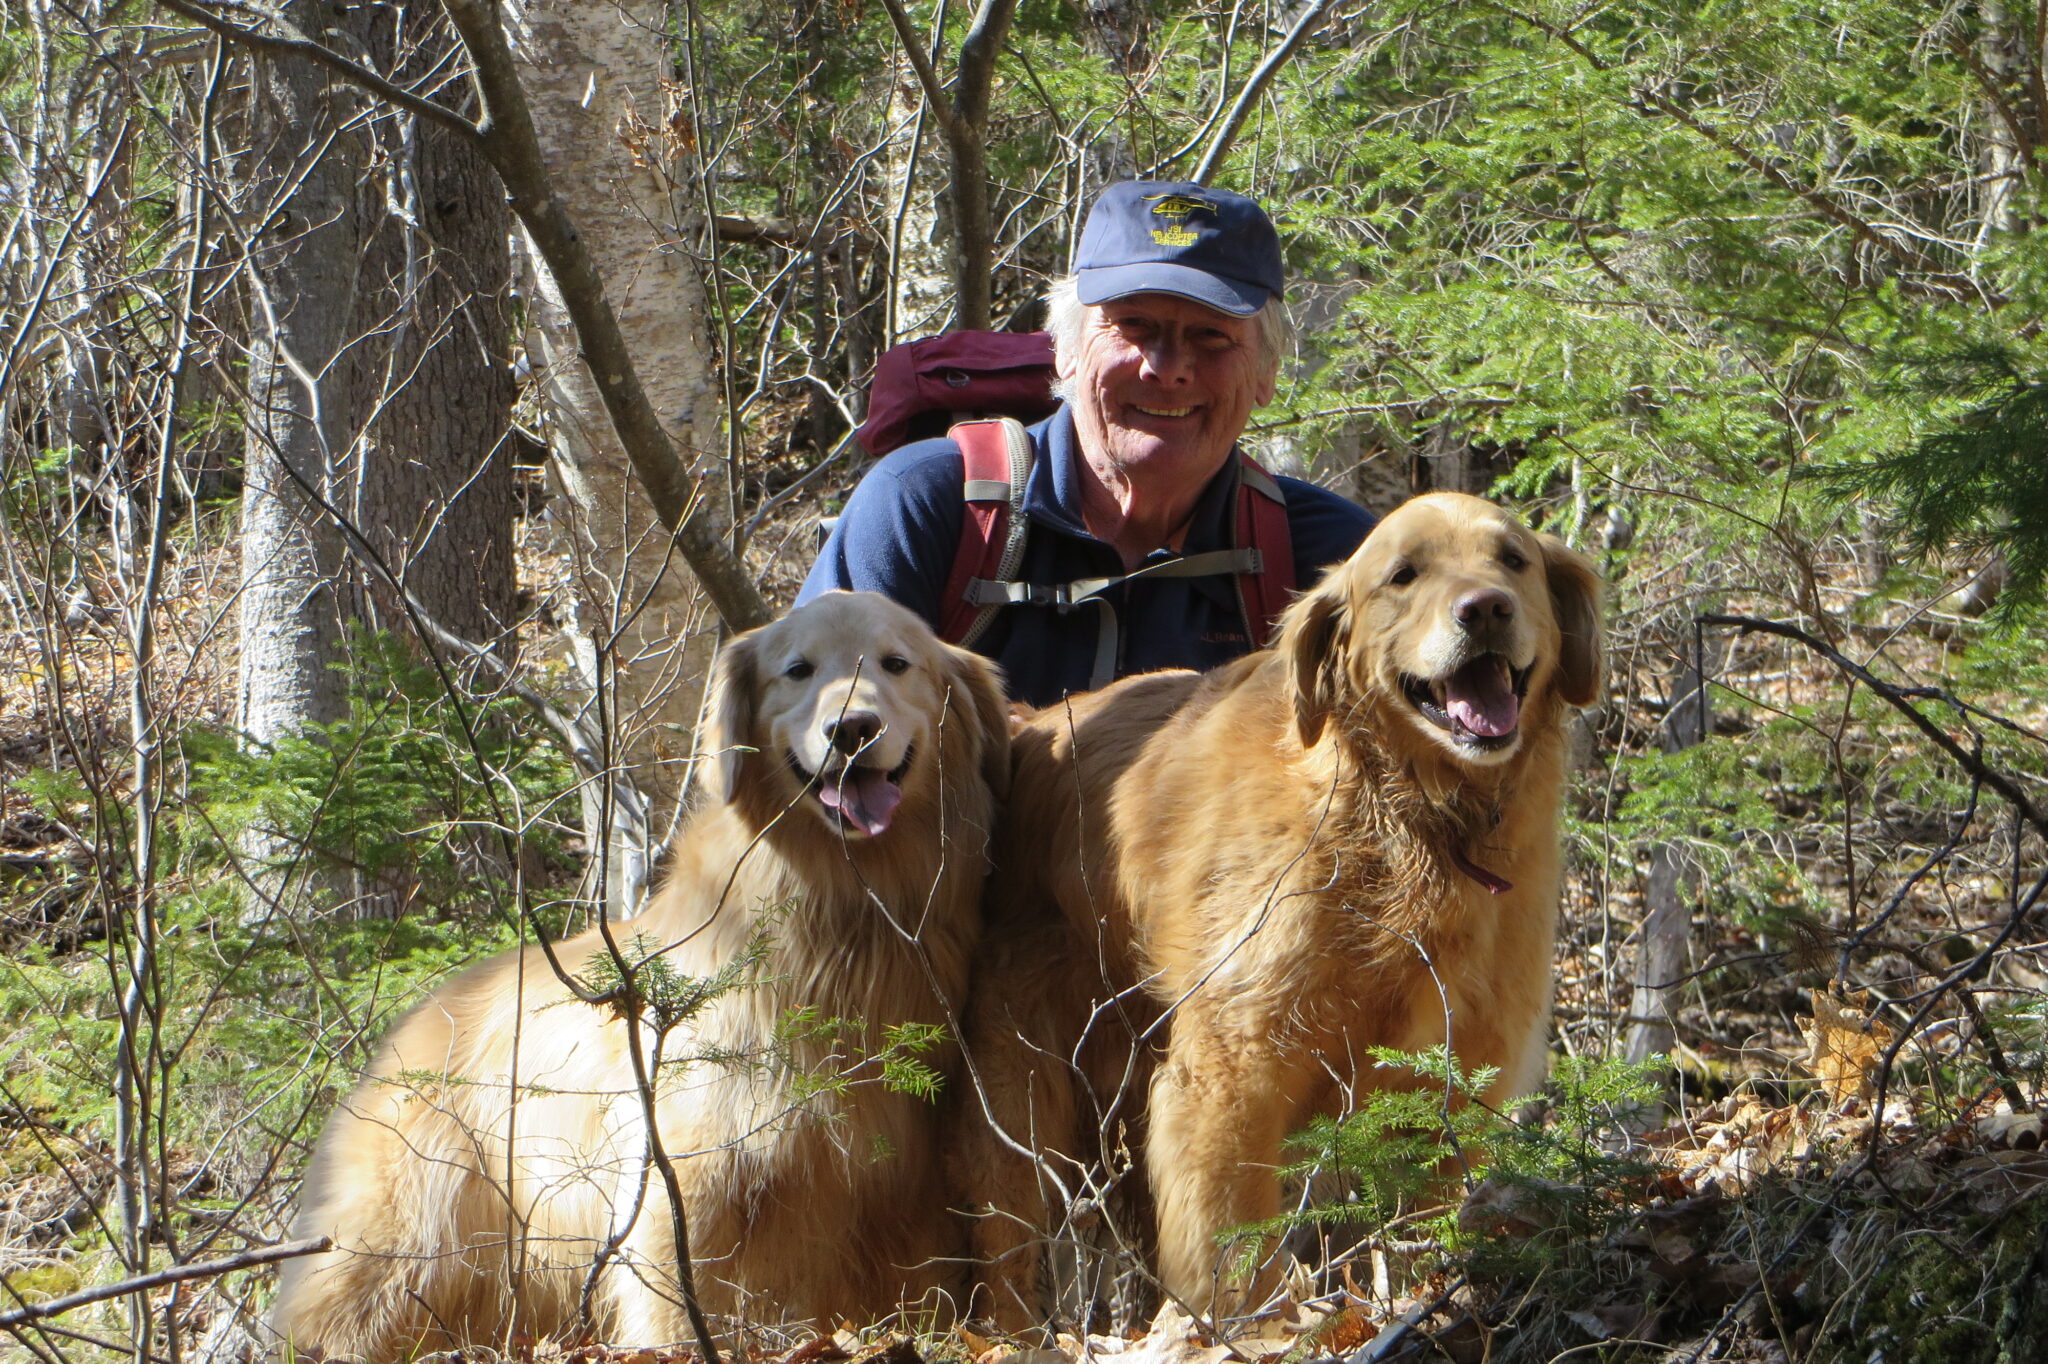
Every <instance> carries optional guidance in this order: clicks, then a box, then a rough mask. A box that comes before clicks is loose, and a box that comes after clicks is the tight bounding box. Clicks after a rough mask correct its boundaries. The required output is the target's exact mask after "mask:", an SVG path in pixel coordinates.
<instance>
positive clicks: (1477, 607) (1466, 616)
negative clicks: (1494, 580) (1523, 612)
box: [1451, 587, 1515, 625]
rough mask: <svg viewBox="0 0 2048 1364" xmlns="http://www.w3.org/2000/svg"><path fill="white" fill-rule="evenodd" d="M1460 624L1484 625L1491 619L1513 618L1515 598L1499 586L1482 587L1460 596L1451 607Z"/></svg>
mask: <svg viewBox="0 0 2048 1364" xmlns="http://www.w3.org/2000/svg"><path fill="white" fill-rule="evenodd" d="M1451 612H1452V614H1453V615H1455V616H1457V618H1458V624H1460V625H1483V624H1485V623H1486V622H1487V621H1489V620H1512V619H1513V618H1514V614H1515V599H1514V598H1513V597H1510V596H1509V595H1508V594H1507V593H1505V592H1503V591H1501V590H1500V589H1499V588H1497V587H1485V588H1481V589H1480V590H1479V591H1477V592H1470V593H1467V594H1466V595H1465V596H1462V597H1460V598H1458V604H1457V605H1456V606H1454V607H1452V608H1451Z"/></svg>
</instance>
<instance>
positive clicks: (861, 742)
mask: <svg viewBox="0 0 2048 1364" xmlns="http://www.w3.org/2000/svg"><path fill="white" fill-rule="evenodd" d="M881 733H882V717H881V716H879V715H876V714H875V713H874V712H873V711H866V710H849V711H847V712H845V713H844V714H843V715H841V716H839V718H838V719H836V720H827V721H826V722H825V737H826V738H828V739H830V740H831V741H832V747H834V748H836V749H838V750H839V751H840V752H841V753H845V754H849V755H851V754H854V753H858V752H860V750H861V749H862V748H863V747H864V746H866V745H868V744H871V743H873V742H874V741H875V740H876V739H878V738H880V737H881Z"/></svg>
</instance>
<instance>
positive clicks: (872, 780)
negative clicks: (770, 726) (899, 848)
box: [784, 747, 917, 838]
mask: <svg viewBox="0 0 2048 1364" xmlns="http://www.w3.org/2000/svg"><path fill="white" fill-rule="evenodd" d="M916 756H917V750H916V748H914V747H913V748H911V749H909V750H908V751H906V752H905V753H904V755H903V761H902V762H900V763H898V764H896V766H894V767H892V768H890V769H889V770H888V771H886V772H884V771H883V770H882V769H881V768H879V767H868V766H866V765H864V764H861V763H838V762H836V760H835V763H834V765H833V766H831V767H828V768H827V769H826V770H825V771H823V772H807V771H805V770H804V765H803V764H802V763H800V762H798V761H797V760H796V754H794V753H790V754H786V755H784V757H785V760H786V761H787V762H788V763H789V770H790V771H791V772H794V773H795V774H796V777H797V780H799V781H801V782H802V783H803V784H804V785H805V787H807V788H815V790H816V793H817V797H818V801H819V803H820V804H822V805H823V806H824V807H825V808H826V809H827V810H830V811H831V812H832V813H833V815H834V816H835V817H836V818H837V819H838V821H839V823H840V826H841V827H842V828H850V829H856V830H858V831H859V832H861V833H864V834H866V835H868V836H869V837H870V838H872V837H873V836H875V835H876V834H879V833H881V832H882V831H883V830H884V829H886V828H888V827H889V821H890V819H891V818H893V817H894V816H895V814H896V807H897V806H898V805H899V804H901V803H902V800H903V779H904V777H906V776H908V775H909V774H910V760H911V759H912V758H914V757H916Z"/></svg>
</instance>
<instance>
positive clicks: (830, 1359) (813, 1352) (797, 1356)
mask: <svg viewBox="0 0 2048 1364" xmlns="http://www.w3.org/2000/svg"><path fill="white" fill-rule="evenodd" d="M852 1357H853V1356H851V1355H849V1354H848V1353H847V1352H846V1351H845V1350H843V1349H841V1348H840V1345H839V1342H838V1341H837V1340H835V1339H833V1338H832V1337H831V1336H814V1337H813V1338H811V1339H810V1340H807V1341H805V1342H804V1343H803V1344H801V1345H799V1346H797V1347H796V1348H795V1349H794V1350H791V1351H790V1352H789V1353H788V1354H786V1355H784V1356H783V1357H782V1364H838V1361H839V1360H842V1359H851V1358H852Z"/></svg>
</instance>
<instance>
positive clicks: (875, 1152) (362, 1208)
mask: <svg viewBox="0 0 2048 1364" xmlns="http://www.w3.org/2000/svg"><path fill="white" fill-rule="evenodd" d="M712 688H713V702H712V709H713V715H714V721H713V733H712V735H711V742H710V745H709V746H710V747H711V748H713V749H715V750H716V751H717V753H718V756H717V758H716V765H717V775H716V779H715V781H714V782H713V783H711V784H712V785H713V786H714V787H715V790H714V791H713V792H712V793H711V795H710V798H709V800H708V803H706V804H704V805H703V806H702V807H701V808H700V809H698V810H697V811H696V812H695V813H694V814H693V816H692V817H691V819H690V820H689V822H688V823H687V825H686V826H685V828H684V829H683V831H682V833H681V835H680V837H679V840H678V842H677V844H676V847H675V849H674V866H673V868H672V869H671V871H670V872H669V875H668V878H667V881H666V883H665V884H664V885H663V887H662V889H661V891H660V893H659V894H658V895H656V896H655V897H654V899H653V900H652V902H651V903H650V905H649V906H648V908H647V910H646V912H645V913H643V914H641V915H640V916H639V917H637V918H634V919H631V920H628V921H625V922H623V923H619V924H615V925H612V926H610V927H609V929H608V935H609V941H607V936H606V933H605V932H600V931H596V930H594V931H592V932H589V933H585V934H584V935H582V936H581V937H578V938H575V939H572V940H569V941H567V942H564V943H561V944H559V945H557V946H556V948H555V952H556V955H557V958H558V960H559V962H560V965H561V968H562V969H564V970H566V971H568V972H570V973H573V974H574V975H575V976H576V977H577V978H579V980H580V981H581V982H583V984H584V985H585V986H586V987H589V988H596V989H599V990H602V989H603V988H604V987H605V986H606V985H607V983H610V984H613V985H615V984H616V983H617V981H618V980H619V979H620V975H619V971H618V969H617V967H616V966H615V965H614V964H613V949H612V946H611V943H616V944H617V951H618V953H619V956H620V957H621V958H622V959H623V960H624V961H625V962H627V963H629V964H631V965H632V966H634V967H637V976H636V978H637V980H638V982H639V986H638V988H639V992H640V994H641V995H642V996H643V998H644V999H645V1000H646V1001H647V1003H646V1005H645V1006H644V1007H643V1008H641V1009H640V1010H638V1012H639V1014H640V1016H641V1018H642V1019H643V1020H644V1021H643V1025H642V1026H641V1027H640V1028H639V1029H638V1030H637V1032H636V1030H634V1029H631V1028H629V1027H628V1025H627V1023H626V1022H625V1021H624V1020H625V1018H626V1017H628V1016H630V1015H631V1014H632V1013H634V1012H635V1010H634V1009H633V1008H632V1007H631V1005H630V1004H629V1003H627V1002H623V1001H618V1002H611V1003H602V1004H595V1005H594V1004H591V1003H588V1002H585V1001H584V1000H583V999H582V998H579V997H578V995H577V994H576V993H575V992H574V991H572V990H571V989H570V988H569V987H567V986H565V985H564V984H563V983H562V981H561V980H560V979H559V978H558V976H557V973H556V970H555V969H554V968H553V967H552V966H551V965H550V963H549V962H548V960H547V959H546V957H545V955H544V953H543V950H542V948H541V947H539V946H535V947H530V948H526V949H524V950H521V951H516V952H512V953H509V954H507V955H505V956H502V957H499V958H497V959H496V960H494V961H490V962H487V963H485V964H484V965H482V966H479V967H476V968H474V969H472V970H470V971H469V972H467V973H465V974H464V975H462V976H459V977H457V978H456V979H455V980H454V981H453V982H451V983H450V984H448V985H446V986H444V987H442V988H441V989H440V990H439V991H437V992H436V993H435V994H434V995H433V997H432V998H430V999H429V1000H428V1001H427V1002H426V1003H425V1004H423V1005H421V1006H420V1007H419V1008H417V1009H415V1010H414V1011H413V1012H412V1013H411V1014H410V1015H408V1016H407V1017H406V1018H405V1020H404V1021H403V1022H401V1023H400V1024H399V1026H398V1028H397V1029H396V1031H395V1032H393V1034H392V1035H391V1037H390V1038H389V1040H388V1041H387V1042H386V1043H385V1045H384V1048H383V1052H382V1054H381V1055H380V1056H379V1057H378V1059H377V1061H376V1063H375V1065H373V1066H372V1067H371V1070H370V1073H369V1076H368V1078H366V1079H365V1080H364V1081H363V1083H362V1085H361V1086H360V1087H359V1088H357V1090H356V1091H355V1092H354V1093H353V1094H352V1095H351V1096H350V1097H349V1098H348V1100H347V1101H346V1102H345V1103H344V1104H343V1105H342V1107H341V1108H340V1110H339V1111H338V1112H337V1113H336V1114H335V1116H334V1118H333V1120H332V1122H331V1123H330V1125H329V1127H328V1129H327V1133H326V1135H325V1137H324V1138H323V1139H322V1141H321V1143H320V1146H319V1149H318V1151H317V1153H316V1155H315V1157H314V1160H313V1164H312V1167H311V1171H310V1173H309V1174H308V1176H307V1179H306V1185H305V1193H304V1202H303V1210H302V1212H301V1214H300V1218H299V1223H298V1226H297V1228H296V1231H295V1234H296V1235H317V1234H326V1235H329V1236H332V1237H333V1238H334V1240H335V1244H336V1247H337V1249H335V1250H334V1251H332V1252H330V1253H327V1254H324V1255H320V1256H315V1257H311V1258H308V1259H303V1260H297V1261H294V1262H292V1263H291V1265H290V1266H289V1267H288V1268H287V1269H286V1270H285V1272H284V1276H283V1281H282V1284H281V1286H280V1288H279V1292H278V1298H277V1303H276V1306H275V1308H274V1310H273V1313H272V1317H271V1324H272V1326H273V1328H274V1329H275V1331H276V1334H277V1337H278V1339H279V1341H280V1342H289V1343H290V1344H291V1346H292V1348H293V1349H294V1350H296V1352H297V1353H298V1354H299V1355H301V1356H313V1357H319V1358H327V1359H356V1360H362V1361H367V1362H368V1364H387V1362H388V1361H396V1360H402V1359H405V1358H410V1357H411V1356H412V1355H413V1354H415V1353H417V1352H419V1351H421V1350H427V1349H442V1348H449V1347H454V1346H459V1345H467V1344H479V1345H499V1346H503V1345H505V1344H506V1343H507V1342H508V1341H510V1340H512V1339H514V1338H515V1337H520V1336H524V1337H547V1336H559V1335H564V1334H569V1333H580V1332H586V1331H587V1332H590V1333H594V1334H595V1335H596V1336H597V1337H599V1338H601V1339H606V1340H611V1341H618V1342H625V1343H629V1344H631V1345H635V1346H650V1345H661V1344H668V1343H671V1342H676V1341H680V1340H683V1339H684V1338H686V1337H687V1336H688V1335H689V1329H688V1326H687V1324H686V1320H685V1315H684V1310H683V1305H682V1294H681V1292H680V1278H679V1275H680V1273H681V1272H683V1271H685V1270H688V1269H691V1268H694V1273H695V1283H696V1286H697V1289H698V1292H699V1294H700V1295H701V1299H702V1302H703V1304H704V1305H705V1307H706V1308H707V1310H709V1311H710V1312H713V1313H733V1312H738V1311H741V1310H750V1311H751V1313H752V1314H753V1315H754V1316H755V1318H756V1319H761V1318H763V1317H765V1318H767V1319H770V1320H775V1319H797V1318H803V1317H809V1318H813V1319H819V1320H825V1321H837V1320H839V1319H840V1318H841V1317H842V1316H844V1317H850V1318H853V1319H856V1320H862V1321H866V1320H873V1319H875V1318H876V1317H878V1316H880V1315H881V1314H883V1313H886V1312H887V1311H889V1310H890V1309H891V1308H893V1307H894V1306H895V1305H896V1304H898V1303H899V1302H904V1301H914V1300H916V1299H917V1298H918V1297H919V1295H921V1294H924V1293H927V1292H929V1291H931V1290H933V1289H934V1288H936V1287H940V1286H942V1285H943V1284H944V1282H945V1281H946V1280H948V1278H949V1277H950V1274H951V1272H952V1271H951V1270H950V1269H949V1267H948V1264H947V1261H948V1260H949V1259H951V1258H952V1257H954V1256H955V1255H956V1247H955V1245H954V1236H955V1233H954V1231H953V1230H952V1227H953V1224H952V1223H951V1222H949V1221H948V1217H947V1214H946V1212H945V1204H944V1196H943V1191H942V1190H941V1188H940V1187H939V1180H938V1176H937V1169H936V1167H937V1162H938V1151H937V1128H938V1118H937V1110H936V1108H935V1107H934V1105H933V1104H931V1103H930V1102H929V1101H928V1100H927V1099H924V1098H919V1097H914V1096H912V1095H910V1094H908V1093H905V1092H902V1091H901V1090H900V1089H899V1088H892V1087H891V1086H889V1085H886V1084H883V1083H880V1077H879V1076H878V1074H877V1063H876V1059H875V1058H876V1057H877V1056H878V1055H879V1054H880V1053H882V1052H883V1050H884V1049H885V1048H886V1047H887V1046H888V1045H889V1043H890V1041H891V1037H892V1034H891V1032H890V1030H891V1029H893V1028H897V1027H899V1026H900V1025H933V1026H936V1025H940V1024H943V1023H945V1022H946V1021H947V1020H948V1019H949V1018H950V1017H951V1012H952V1010H953V1009H954V1008H956V1007H957V1006H958V1005H959V1004H960V1002H961V997H962V995H963V992H964V987H965V985H966V980H967V971H968V959H969V955H970V953H971V952H972V950H973V945H974V940H975V937H976V934H977V932H978V929H979V909H978V899H979V896H980V893H981V887H982V880H983V877H984V874H985V873H986V870H987V860H986V858H987V844H988V839H989V836H990V831H991V829H992V827H993V821H994V813H995V808H996V800H997V798H998V796H999V793H1000V790H1001V788H1002V787H1003V786H1004V785H1005V784H1006V782H1007V778H1008V772H1009V759H1008V745H1009V741H1008V726H1007V723H1006V720H1005V716H1004V712H1003V703H1002V696H1001V690H1000V687H999V685H998V680H997V678H996V675H995V674H994V672H993V671H992V670H991V668H990V667H989V666H988V665H987V664H986V663H985V662H984V661H983V660H981V659H980V658H978V657H976V656H975V655H973V654H970V653H967V652H964V651H962V650H959V649H955V648H952V647H950V646H947V645H944V644H941V643H939V642H938V641H937V640H936V639H934V638H933V636H932V634H931V632H930V631H929V630H928V629H926V628H925V627H924V625H923V624H922V623H921V622H920V621H919V620H918V619H917V618H916V617H915V616H913V615H912V614H911V613H910V612H908V611H906V610H904V609H903V608H901V607H899V606H897V605H895V604H894V603H892V602H889V601H887V600H885V599H884V598H881V597H878V596H873V595H870V594H849V593H835V594H832V595H829V596H827V597H824V598H821V599H820V600H818V601H816V602H813V603H811V604H810V605H807V606H805V607H803V608H801V609H799V610H797V611H795V612H793V613H791V614H790V615H789V616H788V617H786V618H785V619H783V620H781V621H779V622H777V623H775V624H773V625H770V626H767V627H766V628H764V629H760V630H756V631H753V632H752V633H749V634H746V635H742V636H740V637H739V638H737V639H735V640H733V641H732V642H731V643H730V644H728V645H727V646H726V648H725V649H724V651H723V652H722V653H721V654H720V656H719V660H718V664H717V667H716V669H715V672H714V677H713V681H712ZM721 972H729V973H733V974H734V975H735V976H737V977H738V978H740V981H741V983H740V984H739V985H738V987H737V988H734V989H731V990H728V991H726V992H724V993H717V992H716V991H713V994H714V996H715V997H714V998H712V999H711V1000H710V1001H709V1002H708V1003H707V1004H705V1005H704V1006H703V1007H702V1008H701V1010H699V1011H697V1012H695V1013H694V1014H689V1011H688V1009H687V1007H686V1005H687V999H686V998H685V997H686V996H687V994H688V993H689V991H690V989H691V981H692V979H694V980H697V981H703V980H710V979H712V978H715V977H717V976H719V974H720V973H721ZM614 1000H615V1001H617V995H616V992H614ZM664 1010H666V1011H667V1012H668V1013H669V1015H670V1018H669V1019H668V1020H666V1021H668V1022H670V1023H671V1024H672V1026H671V1027H670V1028H668V1030H667V1031H666V1032H665V1034H664V1032H663V1030H662V1028H661V1027H660V1026H659V1025H658V1024H657V1023H656V1022H655V1021H653V1020H655V1019H656V1016H657V1015H658V1014H660V1013H661V1012H663V1011H664ZM835 1019H836V1020H844V1022H842V1023H839V1024H837V1025H836V1026H828V1025H827V1020H835ZM636 1052H637V1056H636ZM930 1059H932V1058H931V1057H929V1056H928V1057H927V1060H930ZM948 1060H949V1058H948V1056H947V1055H945V1054H943V1053H942V1054H940V1055H939V1057H938V1063H939V1064H941V1065H942V1066H943V1065H945V1064H947V1062H948ZM649 1072H652V1073H653V1074H654V1075H655V1077H656V1079H655V1084H654V1094H655V1097H654V1099H653V1101H652V1105H651V1111H652V1113H653V1114H654V1117H655V1130H656V1131H658V1133H659V1137H660V1145H661V1148H662V1149H663V1150H665V1152H666V1155H667V1156H668V1157H669V1158H671V1160H670V1169H672V1171H673V1174H674V1178H675V1181H676V1188H677V1189H678V1190H679V1191H680V1195H681V1204H682V1207H683V1210H684V1212H685V1213H686V1215H687V1218H686V1228H687V1236H688V1237H689V1246H688V1251H687V1254H686V1256H684V1257H681V1258H680V1259H679V1256H678V1253H677V1244H676V1236H675V1232H674V1220H673V1219H672V1217H671V1206H672V1205H671V1202H670V1199H669V1196H668V1195H667V1193H666V1192H665V1188H666V1176H665V1173H664V1171H663V1170H662V1168H661V1164H662V1162H661V1161H659V1160H658V1159H655V1158H653V1157H652V1156H651V1147H650V1142H649V1130H648V1121H647V1118H648V1113H649V1111H650V1108H649V1106H648V1104H647V1103H646V1101H645V1100H644V1097H643V1090H642V1086H641V1084H640V1083H639V1082H638V1080H637V1077H638V1076H640V1075H643V1074H647V1073H649Z"/></svg>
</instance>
